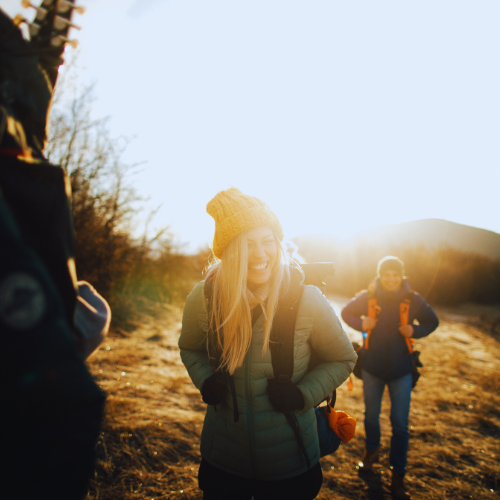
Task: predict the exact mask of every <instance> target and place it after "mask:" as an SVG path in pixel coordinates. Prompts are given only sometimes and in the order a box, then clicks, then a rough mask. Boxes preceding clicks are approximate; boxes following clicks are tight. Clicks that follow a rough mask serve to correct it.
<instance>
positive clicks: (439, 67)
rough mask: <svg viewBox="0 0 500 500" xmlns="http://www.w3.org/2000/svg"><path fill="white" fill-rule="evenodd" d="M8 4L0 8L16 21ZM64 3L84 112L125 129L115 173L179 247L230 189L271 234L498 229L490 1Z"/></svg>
mask: <svg viewBox="0 0 500 500" xmlns="http://www.w3.org/2000/svg"><path fill="white" fill-rule="evenodd" d="M19 3H20V2H18V1H17V0H16V1H11V0H7V1H6V0H1V1H0V4H1V5H2V8H4V10H6V11H7V12H8V13H9V14H11V15H13V14H16V13H17V12H23V13H25V14H26V15H27V16H28V17H29V18H30V19H31V18H32V16H33V14H32V12H30V11H27V10H24V9H22V8H21V7H20V6H18V5H19ZM35 3H36V2H35ZM82 5H85V6H86V7H87V13H86V14H85V15H84V16H79V15H76V16H75V22H76V24H78V25H80V26H82V28H83V29H82V31H81V32H80V33H79V32H76V31H75V32H73V33H72V36H73V37H76V38H78V39H79V41H80V46H81V49H80V56H79V61H78V65H79V68H80V70H79V71H80V76H79V78H80V81H81V82H82V84H83V83H89V82H93V81H95V82H96V86H95V92H94V93H95V97H96V101H95V103H94V109H93V113H94V116H95V117H96V118H99V117H104V116H108V115H109V116H110V117H111V119H110V122H109V126H110V129H111V133H112V135H113V136H119V135H126V136H134V137H135V139H134V140H133V141H132V143H131V144H130V146H129V148H128V149H127V151H126V153H125V154H124V157H123V158H124V160H125V161H126V162H127V163H137V162H145V163H144V164H143V165H142V166H141V167H140V169H139V170H140V171H138V172H137V173H136V174H135V175H134V177H132V182H133V184H134V185H135V186H136V188H137V190H138V191H139V193H140V194H141V195H143V196H146V197H149V198H150V199H149V201H148V202H147V203H146V206H147V207H149V208H150V209H151V208H154V207H157V206H158V205H161V208H160V210H159V211H158V214H157V216H156V218H155V220H154V225H155V226H156V227H161V226H165V225H169V226H171V229H172V231H174V232H175V233H177V234H178V238H179V240H180V241H184V242H189V246H188V247H187V248H189V249H191V250H195V249H196V248H197V247H198V246H200V245H203V244H204V243H207V242H208V241H209V240H210V238H211V236H212V234H213V222H212V220H211V218H210V217H209V216H208V215H207V214H206V212H205V206H206V204H207V202H208V201H209V200H210V199H211V198H212V197H213V196H214V195H215V194H216V193H217V191H219V190H221V189H226V188H228V187H230V186H235V187H238V188H240V189H241V190H242V191H243V192H245V193H247V194H251V195H254V196H258V197H259V198H261V199H263V200H264V201H266V202H267V203H268V204H269V205H270V206H271V208H272V209H273V210H274V211H275V212H276V214H277V215H278V217H279V218H280V220H281V222H282V225H283V227H284V229H285V233H286V235H287V236H288V237H293V236H296V235H300V234H307V233H319V232H324V233H330V234H333V235H337V236H338V237H346V236H348V235H349V234H350V233H352V232H355V231H360V230H363V229H365V228H368V227H373V226H376V225H379V224H390V223H396V222H402V221H408V220H415V219H423V218H443V219H448V220H452V221H455V222H459V223H462V224H468V225H472V226H477V227H483V228H486V229H490V230H493V231H496V232H500V217H499V210H498V198H499V186H500V173H499V172H500V169H499V166H500V147H499V144H500V143H499V137H500V93H499V92H498V89H499V88H500V70H499V65H498V58H499V50H500V30H499V29H498V19H500V3H499V2H498V1H497V0H490V1H488V0H485V1H482V2H470V1H467V2H465V1H457V0H453V1H451V0H449V1H445V0H443V1H440V2H435V1H430V0H429V1H425V0H422V1H419V2H395V1H378V2H373V1H367V0H364V1H362V0H360V1H356V2H335V1H332V0H316V1H314V2H310V1H290V0H286V1H285V0H280V1H278V0H276V1H269V0H266V1H260V0H253V1H251V2H250V1H234V0H226V1H207V0H204V1H200V0H192V1H185V0H184V1H180V0H135V1H134V0H120V1H118V0H82ZM144 218H145V214H144Z"/></svg>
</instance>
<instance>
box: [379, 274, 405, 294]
mask: <svg viewBox="0 0 500 500" xmlns="http://www.w3.org/2000/svg"><path fill="white" fill-rule="evenodd" d="M402 281H403V278H402V277H401V275H400V274H399V273H398V272H397V271H393V270H392V269H391V270H389V271H386V272H385V273H383V274H382V275H381V276H380V283H381V284H382V288H383V289H384V290H386V291H387V292H397V291H398V290H399V287H400V286H401V282H402Z"/></svg>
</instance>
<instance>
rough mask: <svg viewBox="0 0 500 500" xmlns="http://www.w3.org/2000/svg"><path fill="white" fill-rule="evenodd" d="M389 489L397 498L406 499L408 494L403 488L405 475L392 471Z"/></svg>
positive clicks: (408, 496)
mask: <svg viewBox="0 0 500 500" xmlns="http://www.w3.org/2000/svg"><path fill="white" fill-rule="evenodd" d="M391 490H392V493H393V495H394V498H396V499H397V500H408V499H409V498H410V495H408V493H407V492H406V490H405V475H404V474H398V473H397V472H394V471H392V481H391Z"/></svg>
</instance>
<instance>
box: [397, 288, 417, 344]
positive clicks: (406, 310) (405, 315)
mask: <svg viewBox="0 0 500 500" xmlns="http://www.w3.org/2000/svg"><path fill="white" fill-rule="evenodd" d="M413 294H414V292H413V291H412V290H410V291H408V293H407V294H406V295H405V297H404V298H403V300H402V301H401V302H400V304H399V324H400V325H401V326H404V325H407V324H409V322H410V304H411V299H412V297H413ZM405 340H406V345H407V346H408V351H410V354H411V353H412V352H413V346H412V343H413V340H412V339H409V338H408V337H405Z"/></svg>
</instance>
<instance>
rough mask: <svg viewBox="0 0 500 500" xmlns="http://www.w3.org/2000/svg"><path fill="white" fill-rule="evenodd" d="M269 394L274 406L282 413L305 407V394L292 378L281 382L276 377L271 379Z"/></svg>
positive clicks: (268, 385) (269, 381)
mask: <svg viewBox="0 0 500 500" xmlns="http://www.w3.org/2000/svg"><path fill="white" fill-rule="evenodd" d="M267 394H268V396H269V401H270V403H271V405H272V407H273V408H274V409H275V410H276V411H279V412H281V413H287V412H289V411H295V410H302V408H304V396H303V395H302V392H300V389H299V388H298V387H297V386H296V385H295V384H294V383H293V382H292V381H291V380H289V381H288V382H284V383H283V382H281V383H280V382H278V379H276V378H271V379H269V380H268V381H267Z"/></svg>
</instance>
